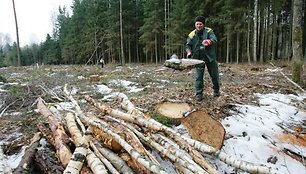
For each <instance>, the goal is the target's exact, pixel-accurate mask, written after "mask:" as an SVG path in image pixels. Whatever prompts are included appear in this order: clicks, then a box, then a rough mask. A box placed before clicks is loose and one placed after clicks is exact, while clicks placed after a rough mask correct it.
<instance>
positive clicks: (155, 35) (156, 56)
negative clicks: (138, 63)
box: [154, 33, 158, 64]
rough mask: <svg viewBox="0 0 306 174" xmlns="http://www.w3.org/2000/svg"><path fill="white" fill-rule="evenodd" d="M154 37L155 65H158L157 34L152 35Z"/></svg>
mask: <svg viewBox="0 0 306 174" xmlns="http://www.w3.org/2000/svg"><path fill="white" fill-rule="evenodd" d="M154 37H155V63H156V64H157V63H158V54H157V53H158V42H157V33H155V34H154Z"/></svg>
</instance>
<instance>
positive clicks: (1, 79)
mask: <svg viewBox="0 0 306 174" xmlns="http://www.w3.org/2000/svg"><path fill="white" fill-rule="evenodd" d="M0 82H4V83H7V80H6V78H5V77H3V76H2V75H1V74H0Z"/></svg>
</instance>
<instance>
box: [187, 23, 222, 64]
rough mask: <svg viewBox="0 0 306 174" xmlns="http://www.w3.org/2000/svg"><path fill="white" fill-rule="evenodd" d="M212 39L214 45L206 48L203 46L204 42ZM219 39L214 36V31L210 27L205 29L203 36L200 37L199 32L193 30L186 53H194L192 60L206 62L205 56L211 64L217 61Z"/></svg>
mask: <svg viewBox="0 0 306 174" xmlns="http://www.w3.org/2000/svg"><path fill="white" fill-rule="evenodd" d="M205 39H210V40H211V41H212V45H210V46H204V45H203V44H202V42H203V40H205ZM217 42H218V39H217V37H216V35H215V34H214V32H213V30H212V29H211V28H208V27H204V29H203V35H202V36H198V34H197V30H193V31H192V32H190V33H189V35H188V37H187V42H186V51H187V50H191V51H192V58H194V59H199V60H204V58H205V56H206V57H207V58H208V60H209V62H212V61H214V60H216V57H217V56H216V48H215V45H216V44H217Z"/></svg>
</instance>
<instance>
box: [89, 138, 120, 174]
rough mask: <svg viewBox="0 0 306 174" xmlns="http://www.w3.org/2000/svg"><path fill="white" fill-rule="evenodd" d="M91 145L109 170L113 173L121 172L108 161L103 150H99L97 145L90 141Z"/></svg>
mask: <svg viewBox="0 0 306 174" xmlns="http://www.w3.org/2000/svg"><path fill="white" fill-rule="evenodd" d="M89 143H90V147H91V148H92V149H93V150H94V153H95V154H96V155H97V157H99V159H100V160H101V161H102V162H103V164H104V165H105V166H106V168H107V169H108V171H109V172H110V173H111V174H119V172H118V171H117V169H116V168H115V167H114V166H113V165H112V164H111V163H110V162H109V161H108V159H106V158H105V157H104V156H103V155H102V154H101V152H100V151H99V150H98V148H97V147H96V145H95V144H94V143H93V142H92V141H90V142H89Z"/></svg>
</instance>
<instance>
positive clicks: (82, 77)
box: [77, 76, 86, 80]
mask: <svg viewBox="0 0 306 174" xmlns="http://www.w3.org/2000/svg"><path fill="white" fill-rule="evenodd" d="M77 78H78V79H79V80H82V79H86V78H85V77H84V76H78V77H77Z"/></svg>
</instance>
